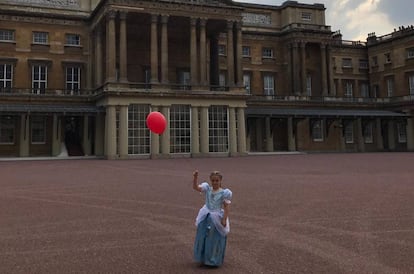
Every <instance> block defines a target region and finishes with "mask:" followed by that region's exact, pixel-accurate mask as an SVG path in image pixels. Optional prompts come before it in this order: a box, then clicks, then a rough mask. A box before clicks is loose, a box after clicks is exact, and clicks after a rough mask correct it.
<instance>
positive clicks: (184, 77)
mask: <svg viewBox="0 0 414 274" xmlns="http://www.w3.org/2000/svg"><path fill="white" fill-rule="evenodd" d="M178 81H179V84H180V89H182V90H187V89H189V86H191V72H190V71H188V70H179V71H178Z"/></svg>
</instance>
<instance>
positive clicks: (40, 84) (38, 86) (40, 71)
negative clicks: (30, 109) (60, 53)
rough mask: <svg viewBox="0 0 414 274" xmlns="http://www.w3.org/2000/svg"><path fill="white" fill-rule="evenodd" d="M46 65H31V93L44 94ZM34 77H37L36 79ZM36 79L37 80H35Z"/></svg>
mask: <svg viewBox="0 0 414 274" xmlns="http://www.w3.org/2000/svg"><path fill="white" fill-rule="evenodd" d="M47 73H48V67H47V65H39V64H36V65H32V93H34V94H44V93H46V89H47V78H48V77H47V76H48V75H47ZM36 75H38V76H37V77H36ZM36 78H38V79H36Z"/></svg>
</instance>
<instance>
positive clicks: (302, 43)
mask: <svg viewBox="0 0 414 274" xmlns="http://www.w3.org/2000/svg"><path fill="white" fill-rule="evenodd" d="M300 47H301V48H305V47H306V41H303V40H302V41H300Z"/></svg>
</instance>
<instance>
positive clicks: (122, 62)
mask: <svg viewBox="0 0 414 274" xmlns="http://www.w3.org/2000/svg"><path fill="white" fill-rule="evenodd" d="M119 16H120V19H121V21H120V29H119V81H120V82H124V83H125V82H128V71H127V64H128V48H127V44H128V41H127V24H126V18H127V13H126V12H120V14H119Z"/></svg>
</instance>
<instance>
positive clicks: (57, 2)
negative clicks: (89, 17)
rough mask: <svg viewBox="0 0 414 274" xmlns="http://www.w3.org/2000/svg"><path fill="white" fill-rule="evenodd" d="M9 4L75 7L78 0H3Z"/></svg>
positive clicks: (77, 5)
mask: <svg viewBox="0 0 414 274" xmlns="http://www.w3.org/2000/svg"><path fill="white" fill-rule="evenodd" d="M5 1H6V3H10V4H29V5H37V6H47V7H60V8H77V7H79V6H80V5H79V1H80V0H5Z"/></svg>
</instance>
